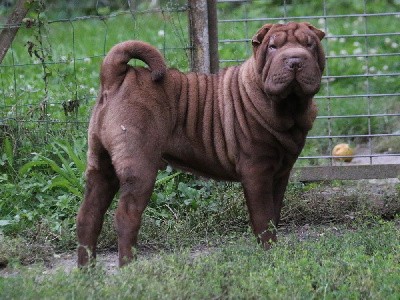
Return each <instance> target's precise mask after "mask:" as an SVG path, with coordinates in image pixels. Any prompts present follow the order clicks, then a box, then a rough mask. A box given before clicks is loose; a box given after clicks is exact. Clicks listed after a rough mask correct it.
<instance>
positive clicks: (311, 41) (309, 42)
mask: <svg viewBox="0 0 400 300" xmlns="http://www.w3.org/2000/svg"><path fill="white" fill-rule="evenodd" d="M314 45H315V43H314V41H313V40H311V39H309V40H308V41H307V48H312V47H314Z"/></svg>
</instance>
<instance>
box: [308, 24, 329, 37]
mask: <svg viewBox="0 0 400 300" xmlns="http://www.w3.org/2000/svg"><path fill="white" fill-rule="evenodd" d="M305 25H306V26H307V27H308V28H309V29H311V31H312V32H314V33H315V34H316V35H317V37H318V38H319V40H322V39H323V38H324V36H325V32H323V31H322V30H319V29H318V28H315V27H314V26H313V25H311V24H310V23H305Z"/></svg>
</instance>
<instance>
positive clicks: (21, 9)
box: [0, 0, 29, 64]
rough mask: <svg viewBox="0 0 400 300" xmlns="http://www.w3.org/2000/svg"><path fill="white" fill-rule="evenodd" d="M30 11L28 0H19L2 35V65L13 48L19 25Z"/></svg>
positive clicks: (0, 36) (0, 43) (0, 49)
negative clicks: (11, 47) (12, 44)
mask: <svg viewBox="0 0 400 300" xmlns="http://www.w3.org/2000/svg"><path fill="white" fill-rule="evenodd" d="M28 10H29V5H28V1H27V0H19V1H18V3H17V5H16V6H15V9H14V11H13V12H12V13H11V15H10V17H9V18H8V20H7V23H6V26H5V28H4V29H3V30H2V31H1V33H0V64H1V62H2V61H3V58H4V56H6V54H7V51H8V49H9V48H10V46H11V43H12V41H13V40H14V37H15V36H16V34H17V32H18V29H19V24H20V23H21V22H22V20H23V19H24V18H25V16H26V14H27V12H28Z"/></svg>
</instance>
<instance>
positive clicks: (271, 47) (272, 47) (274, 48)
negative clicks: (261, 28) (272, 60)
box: [268, 44, 277, 51]
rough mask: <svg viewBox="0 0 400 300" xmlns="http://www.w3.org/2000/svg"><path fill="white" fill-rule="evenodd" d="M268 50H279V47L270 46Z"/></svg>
mask: <svg viewBox="0 0 400 300" xmlns="http://www.w3.org/2000/svg"><path fill="white" fill-rule="evenodd" d="M268 48H269V50H272V51H273V50H276V49H277V47H276V46H275V45H274V44H271V45H269V46H268Z"/></svg>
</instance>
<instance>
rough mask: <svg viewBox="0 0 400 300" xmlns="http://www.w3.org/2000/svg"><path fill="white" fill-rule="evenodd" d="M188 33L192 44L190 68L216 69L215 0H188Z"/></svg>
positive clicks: (195, 70) (194, 69)
mask: <svg viewBox="0 0 400 300" xmlns="http://www.w3.org/2000/svg"><path fill="white" fill-rule="evenodd" d="M188 2H189V8H190V9H189V35H190V40H191V44H192V47H193V49H192V52H191V70H192V71H194V72H200V73H215V72H217V71H218V61H219V60H218V36H217V35H218V32H217V13H216V1H215V0H188Z"/></svg>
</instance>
